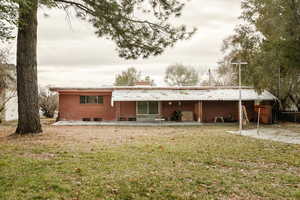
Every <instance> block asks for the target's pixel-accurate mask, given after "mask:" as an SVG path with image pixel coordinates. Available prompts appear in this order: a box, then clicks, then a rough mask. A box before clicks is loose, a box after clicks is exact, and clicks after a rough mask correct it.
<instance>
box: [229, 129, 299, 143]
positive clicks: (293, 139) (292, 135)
mask: <svg viewBox="0 0 300 200" xmlns="http://www.w3.org/2000/svg"><path fill="white" fill-rule="evenodd" d="M227 132H228V133H231V134H235V135H240V133H239V131H227ZM242 136H247V137H253V138H257V139H263V140H271V141H276V142H283V143H289V144H300V133H297V132H293V131H290V130H286V129H280V128H262V129H260V130H259V133H258V132H257V129H251V130H243V131H242Z"/></svg>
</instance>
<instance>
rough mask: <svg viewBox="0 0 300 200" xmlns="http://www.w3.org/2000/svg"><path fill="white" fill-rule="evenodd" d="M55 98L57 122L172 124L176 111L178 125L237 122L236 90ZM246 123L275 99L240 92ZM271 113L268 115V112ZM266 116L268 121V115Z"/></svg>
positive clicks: (139, 89)
mask: <svg viewBox="0 0 300 200" xmlns="http://www.w3.org/2000/svg"><path fill="white" fill-rule="evenodd" d="M51 91H55V92H58V94H59V117H58V120H60V121H70V120H72V121H73V120H74V121H156V120H165V121H172V120H174V113H175V112H178V111H180V112H181V113H182V114H181V120H182V121H197V122H203V123H206V122H207V123H209V122H215V121H216V120H220V119H222V120H224V121H232V122H233V121H237V120H238V115H239V114H238V100H239V90H238V88H237V87H152V86H131V87H99V88H51ZM242 99H243V105H244V107H245V110H246V113H247V116H248V118H249V120H250V121H251V120H253V121H254V120H256V116H257V114H256V112H255V104H256V103H257V102H260V103H261V104H264V105H268V106H269V107H272V105H273V104H274V103H275V102H276V97H275V96H273V95H272V94H271V93H270V92H268V91H264V92H263V93H261V94H258V93H257V92H256V91H255V90H254V89H253V88H249V87H243V88H242ZM271 113H272V112H271ZM271 113H269V116H268V118H269V120H270V121H271V117H272V114H271Z"/></svg>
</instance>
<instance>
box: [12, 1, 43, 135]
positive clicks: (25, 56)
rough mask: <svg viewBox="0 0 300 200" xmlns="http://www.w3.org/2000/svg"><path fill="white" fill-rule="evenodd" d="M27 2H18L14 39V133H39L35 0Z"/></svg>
mask: <svg viewBox="0 0 300 200" xmlns="http://www.w3.org/2000/svg"><path fill="white" fill-rule="evenodd" d="M27 3H28V1H27ZM29 3H30V5H28V4H26V5H24V4H22V1H21V3H20V5H19V27H18V40H17V91H18V113H19V120H18V128H17V130H16V133H17V134H28V133H40V132H42V127H41V123H40V116H39V103H38V83H37V58H36V46H37V8H38V0H30V1H29Z"/></svg>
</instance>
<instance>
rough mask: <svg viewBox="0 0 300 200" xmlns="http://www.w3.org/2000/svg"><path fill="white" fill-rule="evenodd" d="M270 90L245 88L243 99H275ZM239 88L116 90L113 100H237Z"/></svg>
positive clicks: (113, 93)
mask: <svg viewBox="0 0 300 200" xmlns="http://www.w3.org/2000/svg"><path fill="white" fill-rule="evenodd" d="M275 99H276V97H275V96H273V95H272V94H271V93H270V92H268V91H264V92H262V93H261V94H259V93H257V92H256V91H255V90H254V89H243V90H242V100H244V101H250V100H251V101H252V100H253V101H254V100H275ZM237 100H239V90H237V89H207V90H114V91H113V92H112V101H237Z"/></svg>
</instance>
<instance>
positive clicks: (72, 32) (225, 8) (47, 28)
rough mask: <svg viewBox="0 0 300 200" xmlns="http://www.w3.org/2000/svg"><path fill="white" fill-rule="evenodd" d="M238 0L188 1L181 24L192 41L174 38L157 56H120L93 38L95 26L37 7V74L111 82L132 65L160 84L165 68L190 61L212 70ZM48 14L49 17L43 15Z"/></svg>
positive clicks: (55, 81) (53, 80)
mask: <svg viewBox="0 0 300 200" xmlns="http://www.w3.org/2000/svg"><path fill="white" fill-rule="evenodd" d="M240 12H241V10H240V0H209V1H208V0H191V1H190V2H188V3H187V5H186V7H185V9H184V12H183V15H182V18H181V19H180V22H181V23H184V24H186V25H187V26H188V27H191V28H192V27H197V28H198V31H197V33H196V34H195V35H194V36H193V38H192V39H190V40H188V41H182V42H179V43H178V44H177V45H176V46H175V47H174V48H172V49H167V50H166V51H165V53H164V54H163V55H161V56H158V57H151V58H149V59H146V60H142V59H140V60H130V61H128V60H124V59H121V58H119V57H118V54H117V52H116V51H115V45H114V43H113V42H112V41H108V40H105V39H102V38H97V37H96V36H95V35H94V28H93V27H92V26H91V25H89V24H87V23H84V22H81V21H80V20H78V19H76V18H72V19H71V20H67V17H66V14H65V13H64V12H63V11H58V10H51V11H48V10H45V9H44V10H43V9H42V10H40V13H39V30H38V76H39V82H40V84H41V85H48V84H50V85H55V86H80V85H82V86H101V85H111V84H113V81H114V78H115V75H116V74H117V73H120V72H121V71H122V70H126V69H127V68H128V67H131V66H133V67H136V68H137V69H138V70H140V71H142V74H143V75H150V76H151V77H153V78H154V79H155V81H156V83H158V84H159V85H161V84H163V76H164V71H165V69H166V67H167V66H168V65H170V64H174V63H182V64H186V65H192V66H194V67H195V68H197V70H199V71H206V70H207V69H208V68H215V67H216V63H217V61H218V60H219V59H220V58H222V54H221V52H220V48H221V45H222V40H223V39H224V38H226V37H227V36H229V35H230V34H232V32H233V29H234V27H235V26H236V25H237V24H238V23H239V21H238V16H239V15H240ZM44 13H47V14H48V15H49V17H44Z"/></svg>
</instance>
